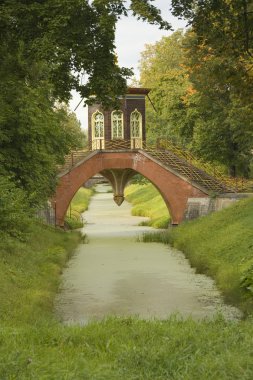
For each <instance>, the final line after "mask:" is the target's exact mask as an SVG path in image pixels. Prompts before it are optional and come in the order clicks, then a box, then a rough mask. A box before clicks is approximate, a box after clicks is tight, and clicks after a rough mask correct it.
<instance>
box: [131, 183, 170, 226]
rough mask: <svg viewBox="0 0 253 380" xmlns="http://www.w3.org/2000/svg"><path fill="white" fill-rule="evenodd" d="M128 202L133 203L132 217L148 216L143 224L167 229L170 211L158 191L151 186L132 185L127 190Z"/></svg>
mask: <svg viewBox="0 0 253 380" xmlns="http://www.w3.org/2000/svg"><path fill="white" fill-rule="evenodd" d="M125 196H126V199H127V201H128V202H130V203H132V205H133V208H132V211H131V212H132V215H135V216H146V217H148V218H149V221H147V222H143V223H141V225H147V226H151V227H154V228H167V227H168V223H169V220H170V217H169V212H168V209H167V207H166V205H165V203H164V200H163V199H162V197H161V195H160V193H159V192H158V190H157V189H156V188H155V187H154V186H153V185H152V184H151V183H149V184H144V185H139V184H132V185H129V186H128V187H127V188H126V189H125Z"/></svg>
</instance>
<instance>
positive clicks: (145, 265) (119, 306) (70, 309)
mask: <svg viewBox="0 0 253 380" xmlns="http://www.w3.org/2000/svg"><path fill="white" fill-rule="evenodd" d="M96 190H97V191H96V194H95V195H94V196H93V198H92V200H91V203H90V206H89V210H88V211H86V212H85V213H84V218H85V220H86V222H87V223H86V225H85V227H84V231H83V232H84V233H85V234H87V237H88V244H81V245H80V246H79V247H78V249H77V251H76V253H75V255H74V256H73V258H72V259H71V260H70V262H69V263H68V267H67V268H66V269H65V271H64V273H63V276H62V285H61V289H60V293H59V294H58V296H57V298H56V302H55V310H56V314H57V316H58V317H59V319H60V320H61V321H63V322H64V323H68V324H72V323H79V324H86V323H88V322H89V321H92V320H100V319H103V318H104V317H108V316H111V315H114V316H138V317H140V318H143V319H153V318H158V319H165V318H167V317H168V316H170V315H171V314H172V313H180V315H182V316H183V317H188V316H192V317H193V318H194V319H199V318H204V317H213V316H214V315H215V314H216V313H217V312H220V313H221V314H223V315H224V317H225V318H228V319H233V318H237V317H239V316H240V312H239V311H238V310H237V309H236V308H233V307H231V306H228V305H225V304H224V303H223V301H222V297H221V295H220V294H219V292H218V290H217V288H216V287H215V285H214V282H213V281H212V279H210V278H208V277H207V276H205V275H201V274H196V273H195V270H194V269H193V268H191V267H190V265H189V262H188V260H186V259H185V257H184V255H183V254H182V253H181V252H179V251H177V250H175V249H174V248H172V247H170V246H166V245H163V244H159V243H140V242H137V237H138V235H141V234H142V233H143V232H144V231H148V230H150V228H149V227H140V226H138V224H139V223H140V221H141V220H143V219H144V218H140V217H134V216H131V205H130V204H128V203H127V202H126V201H125V202H124V203H123V204H122V205H121V206H120V207H118V206H116V204H115V203H114V202H113V199H112V193H111V191H110V187H109V186H107V185H97V188H96Z"/></svg>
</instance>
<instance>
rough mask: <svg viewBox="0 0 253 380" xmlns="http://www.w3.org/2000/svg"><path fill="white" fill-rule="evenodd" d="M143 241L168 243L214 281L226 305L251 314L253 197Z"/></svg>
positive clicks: (149, 235) (252, 306)
mask: <svg viewBox="0 0 253 380" xmlns="http://www.w3.org/2000/svg"><path fill="white" fill-rule="evenodd" d="M143 239H144V241H161V242H162V241H164V242H165V243H168V242H170V243H171V244H172V245H173V246H174V247H176V248H178V249H180V250H181V251H183V252H184V253H185V255H186V257H187V258H188V259H189V260H190V263H191V265H192V266H193V267H195V268H197V270H198V271H199V272H201V273H206V274H208V275H210V276H211V277H213V278H214V279H215V281H216V283H217V286H218V288H219V289H220V290H221V291H222V293H223V294H224V297H225V300H226V301H227V302H230V303H232V304H235V305H237V306H239V307H240V308H241V309H242V310H243V311H244V312H246V313H249V312H252V311H253V199H252V198H249V199H246V200H242V201H239V202H237V203H235V204H234V205H233V206H231V207H229V208H227V209H224V210H221V211H219V212H216V213H213V214H211V215H208V216H206V217H202V218H199V219H196V220H193V221H190V222H185V223H182V224H181V225H180V226H179V227H177V228H171V229H170V230H169V231H168V232H166V233H158V234H156V233H154V234H152V233H151V234H146V236H144V237H143Z"/></svg>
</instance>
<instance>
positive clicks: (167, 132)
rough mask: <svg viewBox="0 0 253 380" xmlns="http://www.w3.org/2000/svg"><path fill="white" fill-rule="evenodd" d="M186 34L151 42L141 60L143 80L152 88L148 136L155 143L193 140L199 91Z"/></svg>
mask: <svg viewBox="0 0 253 380" xmlns="http://www.w3.org/2000/svg"><path fill="white" fill-rule="evenodd" d="M184 38H185V37H184V35H183V32H182V31H177V32H175V33H173V34H172V35H171V36H169V37H164V38H162V39H161V41H159V42H157V43H156V44H154V45H147V46H146V49H145V51H144V52H143V53H142V56H141V61H140V72H141V79H140V82H141V84H142V85H143V86H145V87H150V88H151V92H150V97H151V98H152V102H153V104H154V107H155V110H154V109H153V107H152V106H151V105H150V104H148V106H147V132H148V133H147V135H148V140H149V141H152V142H154V141H155V140H156V138H157V137H167V138H170V139H172V140H174V141H175V142H180V143H181V144H187V143H188V144H189V143H190V142H191V139H192V133H193V124H194V117H195V114H196V109H195V98H194V95H195V91H194V89H193V86H192V83H191V82H190V81H189V74H188V71H187V70H186V67H185V65H184V54H185V52H184V47H183V41H184Z"/></svg>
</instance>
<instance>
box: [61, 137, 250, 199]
mask: <svg viewBox="0 0 253 380" xmlns="http://www.w3.org/2000/svg"><path fill="white" fill-rule="evenodd" d="M139 150H140V151H143V152H145V153H146V154H148V155H149V156H151V157H153V159H155V160H156V161H157V163H158V164H161V165H163V166H165V167H166V168H168V170H172V171H174V172H175V174H178V175H181V176H183V177H185V178H187V179H188V180H189V181H190V182H194V183H196V184H198V185H199V186H201V187H202V188H204V189H206V190H207V191H208V193H209V194H210V193H213V194H212V195H215V194H220V193H225V192H227V193H240V192H253V181H250V180H247V179H245V178H232V177H229V176H227V175H225V174H224V173H222V172H221V171H220V170H219V169H217V167H215V166H214V165H212V164H210V163H206V162H204V161H202V160H201V159H199V158H197V157H195V156H194V155H193V154H192V153H191V152H189V151H187V150H185V149H183V148H182V147H179V146H176V145H175V144H173V143H172V142H171V141H169V140H163V139H159V140H158V141H157V144H156V145H151V144H147V143H146V142H144V141H142V142H141V145H140V142H139V140H138V139H136V141H134V142H133V139H131V140H121V139H119V140H109V141H106V145H104V146H103V149H102V146H101V149H97V150H92V151H90V150H88V149H87V150H80V151H73V152H71V154H70V155H68V156H67V157H66V160H65V164H64V165H63V166H61V167H59V168H58V169H59V176H61V175H62V174H63V173H65V172H66V171H71V170H72V169H73V168H74V167H75V166H76V165H78V164H79V163H81V162H82V161H83V160H85V159H87V158H88V157H89V156H90V155H91V154H92V153H93V154H94V153H95V152H98V151H101V152H110V151H117V152H120V151H122V152H123V151H139Z"/></svg>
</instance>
